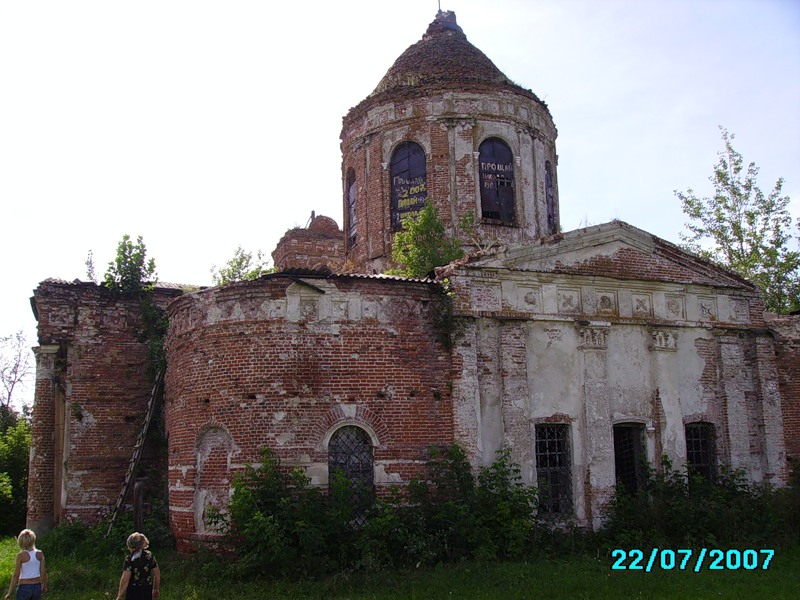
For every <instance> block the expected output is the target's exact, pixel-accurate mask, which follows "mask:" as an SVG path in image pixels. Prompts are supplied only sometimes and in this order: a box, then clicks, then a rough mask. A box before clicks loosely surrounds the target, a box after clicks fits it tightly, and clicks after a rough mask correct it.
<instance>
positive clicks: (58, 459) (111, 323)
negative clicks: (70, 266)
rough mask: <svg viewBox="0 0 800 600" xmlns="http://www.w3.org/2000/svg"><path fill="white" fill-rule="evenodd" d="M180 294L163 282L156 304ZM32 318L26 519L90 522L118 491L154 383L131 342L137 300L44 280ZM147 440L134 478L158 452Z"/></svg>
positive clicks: (159, 465) (158, 463)
mask: <svg viewBox="0 0 800 600" xmlns="http://www.w3.org/2000/svg"><path fill="white" fill-rule="evenodd" d="M178 294H180V291H179V290H175V289H160V290H158V291H157V292H156V293H155V294H154V296H153V297H154V299H155V301H156V303H157V304H158V305H160V306H162V307H164V306H165V305H166V303H167V302H168V300H169V299H170V298H172V297H174V296H175V295H178ZM31 303H32V306H33V309H34V313H35V315H36V317H37V320H38V335H39V344H40V346H39V348H38V349H37V351H36V353H37V381H36V396H35V402H34V408H33V430H32V440H31V446H32V451H31V477H30V480H29V481H30V483H29V509H28V522H29V523H31V524H39V525H40V526H41V527H43V528H47V527H49V526H50V525H52V524H53V523H57V522H59V521H62V520H74V519H77V520H81V521H83V522H86V523H94V522H97V521H98V520H100V519H101V518H103V517H104V516H105V515H107V514H108V512H109V510H110V508H111V507H112V506H113V504H114V502H115V501H116V498H117V495H118V494H119V492H120V489H121V485H122V481H123V478H124V475H125V472H126V470H127V467H128V462H129V460H130V457H131V453H132V448H133V445H134V441H135V438H136V435H137V433H138V431H139V430H140V428H141V426H142V423H143V421H142V419H143V415H144V410H145V407H146V404H147V400H148V398H149V394H150V389H151V381H152V380H151V378H150V376H149V374H148V358H147V348H146V347H145V345H144V344H142V343H141V342H139V341H138V338H137V332H138V329H139V327H140V323H141V321H140V308H139V304H138V301H129V300H119V299H115V298H114V297H112V296H111V295H110V294H109V293H108V291H107V290H105V289H104V288H101V287H99V286H97V285H95V284H93V283H80V282H78V283H68V282H62V281H56V280H47V281H44V282H42V283H41V284H39V286H38V287H37V288H36V290H35V291H34V296H33V298H32V299H31ZM154 440H155V437H154V436H150V437H148V443H147V445H146V447H145V452H144V456H143V461H142V465H141V467H140V470H139V474H140V475H144V474H151V475H153V474H155V475H154V476H152V477H151V481H150V483H151V485H152V487H153V488H154V489H156V490H157V489H158V487H159V482H158V481H157V479H158V474H160V473H161V472H162V471H163V457H162V456H161V451H160V449H159V446H158V443H157V442H155V441H154Z"/></svg>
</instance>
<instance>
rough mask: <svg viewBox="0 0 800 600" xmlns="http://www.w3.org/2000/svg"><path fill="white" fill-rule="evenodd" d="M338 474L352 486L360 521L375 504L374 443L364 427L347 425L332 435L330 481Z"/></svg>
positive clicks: (329, 455)
mask: <svg viewBox="0 0 800 600" xmlns="http://www.w3.org/2000/svg"><path fill="white" fill-rule="evenodd" d="M337 472H338V473H340V475H341V476H343V477H344V478H345V480H346V481H347V482H348V483H349V484H350V490H351V498H352V501H353V506H354V509H355V510H354V514H355V515H356V519H357V520H358V519H360V518H361V516H362V515H363V513H364V511H365V510H366V508H367V507H368V506H369V505H370V503H371V502H372V499H373V497H374V485H375V469H374V459H373V452H372V440H371V439H370V437H369V434H368V433H367V432H366V431H364V430H363V429H362V428H361V427H356V426H354V425H346V426H344V427H340V428H339V429H337V430H336V431H334V432H333V435H332V436H331V439H330V442H328V480H329V481H332V480H333V478H334V477H336V473H337Z"/></svg>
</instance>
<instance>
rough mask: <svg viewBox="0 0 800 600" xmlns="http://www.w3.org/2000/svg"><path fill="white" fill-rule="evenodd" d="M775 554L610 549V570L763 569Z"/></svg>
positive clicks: (771, 551) (760, 551)
mask: <svg viewBox="0 0 800 600" xmlns="http://www.w3.org/2000/svg"><path fill="white" fill-rule="evenodd" d="M773 556H775V550H774V549H772V548H760V549H754V548H751V549H747V550H737V549H735V548H734V549H731V550H720V549H717V548H713V549H708V548H695V549H692V548H680V549H678V550H671V549H669V548H652V549H651V550H650V551H645V550H640V549H638V548H631V549H630V550H623V549H622V548H615V549H614V550H612V551H611V558H613V559H616V560H614V562H613V564H612V565H611V570H612V571H644V572H646V573H650V572H651V571H653V570H654V569H660V570H662V571H672V570H674V569H678V570H680V571H690V570H691V571H694V572H695V573H699V572H700V571H701V570H702V569H703V567H705V568H706V569H708V570H709V571H726V570H727V571H737V570H739V569H745V570H747V571H753V570H756V569H760V570H766V569H769V565H770V563H771V562H772V557H773Z"/></svg>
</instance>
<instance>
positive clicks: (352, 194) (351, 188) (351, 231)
mask: <svg viewBox="0 0 800 600" xmlns="http://www.w3.org/2000/svg"><path fill="white" fill-rule="evenodd" d="M347 227H348V229H347V239H348V244H349V247H351V248H352V247H353V246H355V245H356V172H355V171H354V170H353V169H348V171H347Z"/></svg>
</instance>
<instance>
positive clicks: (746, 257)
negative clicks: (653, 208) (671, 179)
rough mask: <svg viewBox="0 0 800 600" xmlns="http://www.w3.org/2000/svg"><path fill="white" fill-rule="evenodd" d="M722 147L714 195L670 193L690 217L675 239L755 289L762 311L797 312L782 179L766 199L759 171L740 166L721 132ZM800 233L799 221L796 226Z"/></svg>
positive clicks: (797, 269) (797, 271) (794, 255)
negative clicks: (760, 294)
mask: <svg viewBox="0 0 800 600" xmlns="http://www.w3.org/2000/svg"><path fill="white" fill-rule="evenodd" d="M720 131H721V132H722V141H723V142H724V145H725V148H724V150H722V151H721V152H718V153H717V154H718V156H719V160H718V161H717V164H716V165H715V166H714V174H713V175H712V176H711V177H709V180H710V181H711V183H712V184H713V186H714V195H713V196H711V197H706V198H698V197H697V195H696V194H695V192H694V190H692V189H691V188H689V189H688V190H687V191H686V192H679V191H678V190H675V195H676V196H677V197H678V199H679V200H680V201H681V206H682V209H683V212H684V213H685V214H686V215H687V216H688V217H689V219H690V221H689V222H688V223H686V228H687V229H688V230H689V233H688V234H686V233H681V234H680V238H681V240H683V242H684V248H686V249H687V250H689V251H691V252H694V253H696V254H698V255H699V256H702V257H703V258H707V259H709V260H712V261H714V262H716V263H718V264H720V265H722V266H723V267H726V268H729V269H731V270H733V271H735V272H736V273H738V274H740V275H741V276H743V277H745V278H746V279H749V280H750V281H752V282H753V283H755V284H756V285H758V286H759V287H760V288H761V290H762V291H763V293H764V301H765V305H766V309H767V310H769V311H772V312H777V313H785V312H790V311H793V310H798V309H800V252H798V251H797V250H793V249H791V247H790V243H791V237H792V236H791V228H792V217H791V215H790V214H789V210H788V205H789V197H788V196H782V195H781V190H782V187H783V178H780V179H778V181H777V182H776V183H775V186H774V187H773V189H772V191H771V192H770V193H769V194H766V195H765V194H764V193H763V192H762V191H761V189H760V188H759V187H758V185H757V182H756V178H757V176H758V171H759V169H758V167H757V166H756V165H755V163H752V162H751V163H750V164H749V165H747V167H745V165H744V160H743V158H742V155H741V154H740V153H739V152H737V151H736V150H734V148H733V146H732V141H733V139H734V135H733V134H731V133H728V131H727V130H726V129H724V128H723V127H720ZM798 229H799V230H800V221H798Z"/></svg>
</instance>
